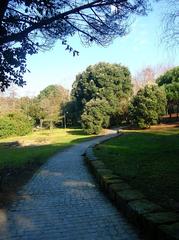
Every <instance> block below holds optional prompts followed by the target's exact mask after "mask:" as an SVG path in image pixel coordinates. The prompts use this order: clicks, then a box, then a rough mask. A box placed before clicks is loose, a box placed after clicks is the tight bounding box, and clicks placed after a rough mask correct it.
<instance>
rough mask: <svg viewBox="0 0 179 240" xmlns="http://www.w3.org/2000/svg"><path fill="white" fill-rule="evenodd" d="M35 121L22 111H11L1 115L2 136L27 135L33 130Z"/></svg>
mask: <svg viewBox="0 0 179 240" xmlns="http://www.w3.org/2000/svg"><path fill="white" fill-rule="evenodd" d="M32 127H33V122H32V121H31V120H29V118H28V117H27V116H25V115H24V114H22V113H11V114H8V115H6V116H2V117H0V137H8V136H12V135H19V136H22V135H25V134H27V133H29V132H31V131H32Z"/></svg>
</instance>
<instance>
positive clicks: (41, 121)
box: [40, 119, 43, 128]
mask: <svg viewBox="0 0 179 240" xmlns="http://www.w3.org/2000/svg"><path fill="white" fill-rule="evenodd" d="M42 127H43V119H40V128H42Z"/></svg>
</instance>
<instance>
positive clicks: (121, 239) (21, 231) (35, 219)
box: [0, 136, 139, 240]
mask: <svg viewBox="0 0 179 240" xmlns="http://www.w3.org/2000/svg"><path fill="white" fill-rule="evenodd" d="M108 137H109V136H103V137H100V138H96V139H93V140H90V141H88V142H84V143H80V144H77V145H75V146H73V147H71V148H69V149H66V150H64V151H63V152H60V153H58V154H56V155H55V156H54V157H52V158H50V159H49V161H48V162H47V163H46V164H45V165H43V166H42V167H41V169H40V171H39V172H38V173H37V174H35V175H34V177H33V178H32V179H31V181H30V182H29V183H28V184H27V185H25V186H24V188H23V189H22V190H21V191H19V193H18V195H19V200H18V201H16V202H14V203H13V204H12V206H11V207H10V209H9V210H7V211H5V210H4V211H3V210H1V211H0V239H3V240H4V239H7V240H8V239H12V240H19V239H23V240H25V239H28V240H31V239H33V240H40V239H43V240H45V239H49V240H51V239H52V240H54V239H59V240H82V239H83V240H98V239H99V240H113V239H118V240H137V239H139V237H138V236H137V233H136V232H135V229H134V228H133V227H132V226H130V225H129V224H128V223H127V221H126V220H125V219H124V218H123V217H122V216H121V215H120V213H119V212H118V211H117V210H116V208H115V207H114V206H113V205H112V204H111V203H110V201H109V200H108V199H107V198H106V197H105V196H104V195H103V193H101V192H100V191H99V189H98V187H97V186H96V185H95V182H94V180H93V178H92V176H91V175H90V173H88V171H87V169H86V166H85V165H84V162H83V157H82V156H81V155H82V154H83V153H84V151H85V150H86V148H87V147H88V146H90V145H91V144H94V143H97V142H99V141H100V140H102V139H106V138H108Z"/></svg>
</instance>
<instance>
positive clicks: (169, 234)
mask: <svg viewBox="0 0 179 240" xmlns="http://www.w3.org/2000/svg"><path fill="white" fill-rule="evenodd" d="M116 136H119V134H118V135H115V136H112V137H116ZM108 139H109V138H108ZM108 139H105V140H102V141H100V142H99V143H102V142H105V141H107V140H108ZM99 143H97V144H95V145H94V144H93V145H92V146H90V147H89V148H88V149H87V150H86V152H85V157H84V159H85V162H86V164H87V165H88V167H89V169H90V171H91V173H92V174H93V175H94V177H95V178H96V180H97V182H98V183H99V185H100V186H101V188H102V190H103V191H104V192H105V193H106V194H107V196H108V197H109V198H110V200H111V201H112V202H113V203H114V204H115V206H116V207H117V208H118V209H119V210H120V211H121V212H122V213H123V214H124V215H125V216H126V217H127V218H128V220H129V221H130V222H132V223H133V224H135V225H136V226H137V227H138V228H139V229H140V230H141V231H142V232H143V234H144V236H145V237H146V239H151V240H179V214H177V213H174V212H169V211H166V210H165V209H163V208H162V207H160V206H159V205H157V204H155V203H152V202H151V201H148V200H147V199H146V198H145V196H144V195H143V194H141V193H140V192H138V191H136V190H134V189H132V188H131V187H130V186H129V185H128V184H127V183H125V182H124V181H123V180H122V179H120V178H119V176H117V175H114V174H113V172H112V171H111V170H109V169H106V168H105V166H104V163H103V162H102V161H100V160H98V159H97V157H96V156H95V155H94V152H93V148H94V147H95V146H96V145H98V144H99Z"/></svg>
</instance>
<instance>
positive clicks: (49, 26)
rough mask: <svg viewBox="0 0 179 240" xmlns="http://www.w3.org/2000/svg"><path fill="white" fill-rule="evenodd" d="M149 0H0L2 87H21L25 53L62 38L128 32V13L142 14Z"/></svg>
mask: <svg viewBox="0 0 179 240" xmlns="http://www.w3.org/2000/svg"><path fill="white" fill-rule="evenodd" d="M148 1H149V0H133V1H132V0H83V1H82V0H76V1H71V0H64V1H60V0H55V1H54V0H0V6H1V7H0V89H1V90H5V88H7V87H8V86H9V85H10V84H11V83H12V82H13V83H15V84H17V85H19V86H23V85H24V84H25V82H24V80H23V74H24V73H25V72H26V71H27V68H26V56H27V55H28V54H30V55H32V54H35V53H37V52H38V51H39V50H40V49H41V48H43V49H48V48H49V47H51V46H52V45H53V43H54V42H55V41H56V40H57V39H60V40H61V41H62V43H63V44H65V45H66V50H69V51H70V52H73V55H76V54H78V52H77V51H76V50H74V49H73V48H72V47H70V46H69V45H68V44H67V41H66V39H67V38H68V37H70V36H73V35H74V34H75V33H78V35H79V37H80V39H81V40H82V41H83V42H84V43H85V44H88V45H90V44H91V43H92V42H96V43H97V44H101V45H106V44H108V43H110V42H111V41H112V39H114V38H115V37H117V36H123V35H125V34H126V33H128V29H129V28H128V27H129V25H130V24H131V22H132V21H131V20H132V17H133V16H135V15H145V14H146V13H147V11H148V9H149V6H148Z"/></svg>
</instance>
